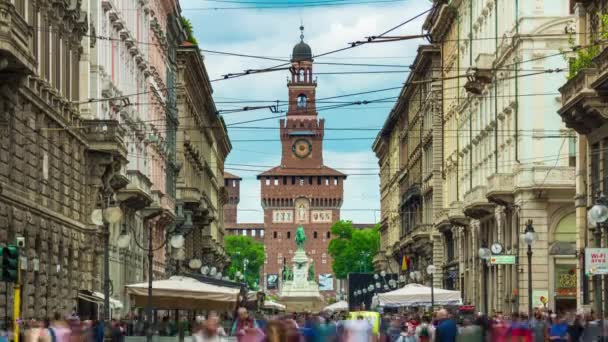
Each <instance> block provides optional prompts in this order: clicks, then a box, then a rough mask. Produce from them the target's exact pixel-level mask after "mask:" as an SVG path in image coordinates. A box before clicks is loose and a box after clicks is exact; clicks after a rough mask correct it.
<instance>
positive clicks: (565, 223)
mask: <svg viewBox="0 0 608 342" xmlns="http://www.w3.org/2000/svg"><path fill="white" fill-rule="evenodd" d="M553 241H561V242H576V215H575V214H574V213H572V214H569V215H567V216H565V217H564V218H562V219H561V220H560V221H559V223H558V224H557V226H556V227H555V231H554V232H553Z"/></svg>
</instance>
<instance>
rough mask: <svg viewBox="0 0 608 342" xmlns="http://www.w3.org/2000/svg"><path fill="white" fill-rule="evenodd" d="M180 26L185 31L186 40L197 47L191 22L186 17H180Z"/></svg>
mask: <svg viewBox="0 0 608 342" xmlns="http://www.w3.org/2000/svg"><path fill="white" fill-rule="evenodd" d="M182 26H183V27H184V30H185V31H186V40H187V41H189V42H190V43H192V44H194V45H198V41H196V38H194V29H193V28H192V22H190V20H189V19H187V18H186V17H182Z"/></svg>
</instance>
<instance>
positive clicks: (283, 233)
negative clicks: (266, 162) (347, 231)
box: [257, 27, 346, 295]
mask: <svg viewBox="0 0 608 342" xmlns="http://www.w3.org/2000/svg"><path fill="white" fill-rule="evenodd" d="M300 30H301V31H302V35H301V36H300V42H299V43H298V44H296V46H294V48H293V53H292V59H291V64H292V69H291V80H290V81H289V82H288V84H287V89H288V94H289V107H288V111H287V116H286V119H281V120H280V121H279V123H280V136H281V148H282V154H281V165H279V166H276V167H274V168H272V169H270V170H268V171H266V172H263V173H261V174H259V175H258V177H257V178H258V179H259V180H260V185H261V188H262V191H261V194H262V198H261V201H262V208H263V210H264V228H265V236H264V244H265V247H266V255H267V256H266V264H265V265H264V274H263V275H262V282H263V283H264V286H265V288H266V289H267V290H269V291H270V292H273V291H278V289H279V287H280V286H281V282H282V276H281V274H282V270H283V267H284V266H285V265H287V266H289V267H292V263H291V259H292V258H293V254H294V253H295V251H296V244H295V233H296V228H297V227H298V226H302V227H304V230H305V232H306V238H307V240H306V243H305V245H304V249H305V250H306V254H307V255H308V257H309V258H311V259H312V260H313V262H314V270H315V281H317V282H318V283H319V285H320V290H321V293H322V294H324V295H333V294H334V293H335V292H334V291H335V290H336V288H335V287H336V280H335V279H334V277H333V275H332V269H331V258H330V256H329V254H328V252H327V247H328V245H329V241H330V239H331V233H330V230H331V226H332V224H333V223H334V222H336V221H338V220H339V219H340V207H341V206H342V198H343V182H344V180H345V179H346V175H345V174H343V173H341V172H339V171H337V170H334V169H332V168H329V167H327V166H325V165H323V135H324V120H323V119H319V117H318V115H317V111H316V106H315V91H316V88H317V82H316V80H313V59H312V52H311V49H310V46H308V44H306V43H304V35H303V30H304V27H300Z"/></svg>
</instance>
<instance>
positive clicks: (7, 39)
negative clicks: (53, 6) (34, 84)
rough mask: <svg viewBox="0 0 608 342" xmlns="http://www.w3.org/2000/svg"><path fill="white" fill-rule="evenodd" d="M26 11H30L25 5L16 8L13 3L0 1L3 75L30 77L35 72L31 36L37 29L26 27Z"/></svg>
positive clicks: (0, 53) (0, 49)
mask: <svg viewBox="0 0 608 342" xmlns="http://www.w3.org/2000/svg"><path fill="white" fill-rule="evenodd" d="M26 10H30V9H29V8H28V9H26V8H25V5H23V8H17V7H16V5H15V2H14V1H8V0H0V12H1V13H2V15H1V16H0V55H1V56H3V61H4V62H6V65H5V66H4V67H3V70H2V71H3V73H6V72H10V73H16V74H22V75H32V74H34V73H35V71H36V59H35V58H34V53H33V36H34V30H35V29H37V28H36V27H32V26H30V25H28V23H27V21H26V20H25V15H26ZM4 62H2V63H4Z"/></svg>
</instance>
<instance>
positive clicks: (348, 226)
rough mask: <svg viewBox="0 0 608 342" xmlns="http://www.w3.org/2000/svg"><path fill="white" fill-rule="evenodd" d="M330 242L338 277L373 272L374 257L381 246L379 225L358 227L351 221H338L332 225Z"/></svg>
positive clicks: (334, 267)
mask: <svg viewBox="0 0 608 342" xmlns="http://www.w3.org/2000/svg"><path fill="white" fill-rule="evenodd" d="M331 234H332V237H333V238H332V240H331V241H330V242H329V249H328V250H329V254H330V255H331V257H332V259H333V263H332V265H331V267H332V270H333V272H334V275H335V276H336V278H339V279H346V277H347V276H348V274H349V273H353V272H371V271H372V270H373V269H374V266H373V262H372V261H373V258H374V255H375V254H376V252H378V248H379V246H380V233H379V232H378V227H373V228H365V229H356V228H354V227H353V223H352V222H351V221H343V220H341V221H338V222H336V223H334V225H333V226H332V227H331Z"/></svg>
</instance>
